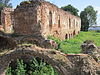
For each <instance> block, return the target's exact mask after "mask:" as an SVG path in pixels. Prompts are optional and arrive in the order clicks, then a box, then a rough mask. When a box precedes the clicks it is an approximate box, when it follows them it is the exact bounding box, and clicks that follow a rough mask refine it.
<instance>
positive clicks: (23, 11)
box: [2, 0, 81, 40]
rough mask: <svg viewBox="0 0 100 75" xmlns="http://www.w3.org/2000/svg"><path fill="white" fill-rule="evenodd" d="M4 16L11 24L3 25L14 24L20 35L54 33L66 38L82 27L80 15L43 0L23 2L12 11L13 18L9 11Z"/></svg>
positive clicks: (53, 34) (47, 34) (56, 35)
mask: <svg viewBox="0 0 100 75" xmlns="http://www.w3.org/2000/svg"><path fill="white" fill-rule="evenodd" d="M7 15H8V16H7ZM4 16H5V17H7V19H3V21H4V20H6V21H7V23H8V22H9V24H6V23H5V24H3V25H5V26H6V25H7V26H8V27H9V25H13V28H14V33H16V34H20V35H37V36H38V35H41V36H43V37H45V38H47V37H48V36H49V35H52V36H55V37H58V38H60V39H61V40H64V39H68V38H71V37H73V36H75V35H77V34H79V32H80V27H81V20H80V18H79V17H77V16H74V15H72V14H71V13H69V12H66V11H63V10H62V9H60V8H58V7H57V6H55V5H54V4H51V3H49V2H46V1H42V0H40V1H39V0H36V1H34V0H33V1H29V2H22V3H21V4H20V5H19V6H17V8H16V9H14V11H13V12H11V18H9V17H10V16H9V12H8V14H5V15H4ZM3 21H2V23H4V22H3ZM10 23H11V24H10ZM8 27H5V30H7V29H9V28H8ZM10 27H11V26H10ZM6 28H7V29H6Z"/></svg>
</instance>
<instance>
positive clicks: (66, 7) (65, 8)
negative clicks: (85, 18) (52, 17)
mask: <svg viewBox="0 0 100 75" xmlns="http://www.w3.org/2000/svg"><path fill="white" fill-rule="evenodd" d="M61 9H63V10H64V11H68V12H70V13H72V14H73V15H75V16H78V12H79V10H78V9H77V8H75V7H73V6H72V5H70V4H69V5H67V6H64V7H61Z"/></svg>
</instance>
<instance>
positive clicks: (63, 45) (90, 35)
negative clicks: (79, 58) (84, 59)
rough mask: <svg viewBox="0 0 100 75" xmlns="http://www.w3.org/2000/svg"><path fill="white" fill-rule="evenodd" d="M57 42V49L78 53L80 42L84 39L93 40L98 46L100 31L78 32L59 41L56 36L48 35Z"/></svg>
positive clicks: (99, 44) (99, 43)
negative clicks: (69, 37) (67, 38)
mask: <svg viewBox="0 0 100 75" xmlns="http://www.w3.org/2000/svg"><path fill="white" fill-rule="evenodd" d="M49 39H53V40H55V41H56V42H57V43H58V46H59V50H60V51H62V52H64V53H66V54H68V53H71V54H78V53H80V52H81V48H80V46H81V44H82V43H83V42H84V41H85V40H93V41H94V42H95V44H96V45H97V46H100V33H99V32H98V31H89V32H80V34H79V35H77V36H75V37H74V38H71V39H69V40H64V41H60V40H59V39H58V38H54V37H52V36H49Z"/></svg>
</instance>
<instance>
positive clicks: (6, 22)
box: [1, 8, 13, 33]
mask: <svg viewBox="0 0 100 75" xmlns="http://www.w3.org/2000/svg"><path fill="white" fill-rule="evenodd" d="M12 12H13V9H12V8H4V9H3V10H2V12H1V23H2V26H3V29H4V31H5V32H6V33H11V32H12V14H11V13H12Z"/></svg>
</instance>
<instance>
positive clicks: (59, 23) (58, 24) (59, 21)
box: [58, 16, 60, 28]
mask: <svg viewBox="0 0 100 75" xmlns="http://www.w3.org/2000/svg"><path fill="white" fill-rule="evenodd" d="M58 28H60V16H59V17H58Z"/></svg>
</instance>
